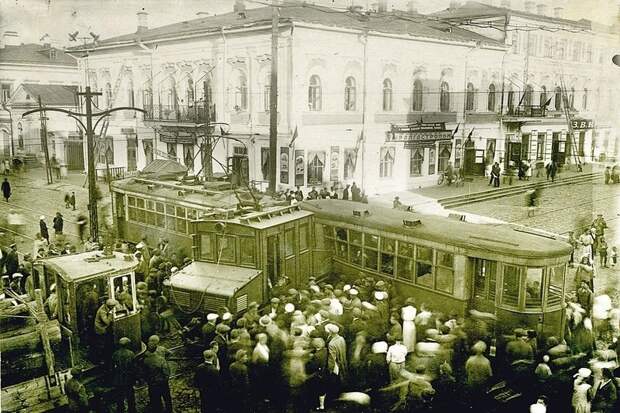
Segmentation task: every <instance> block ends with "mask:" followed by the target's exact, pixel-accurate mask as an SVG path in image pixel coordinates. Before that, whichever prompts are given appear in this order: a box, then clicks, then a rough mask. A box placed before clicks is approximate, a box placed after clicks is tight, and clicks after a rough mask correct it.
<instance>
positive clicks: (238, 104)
mask: <svg viewBox="0 0 620 413" xmlns="http://www.w3.org/2000/svg"><path fill="white" fill-rule="evenodd" d="M235 81H236V83H235V89H234V92H235V104H234V107H233V109H235V110H237V111H242V110H247V109H248V81H247V79H246V77H245V74H244V73H241V72H240V73H238V75H237V78H236V79H235Z"/></svg>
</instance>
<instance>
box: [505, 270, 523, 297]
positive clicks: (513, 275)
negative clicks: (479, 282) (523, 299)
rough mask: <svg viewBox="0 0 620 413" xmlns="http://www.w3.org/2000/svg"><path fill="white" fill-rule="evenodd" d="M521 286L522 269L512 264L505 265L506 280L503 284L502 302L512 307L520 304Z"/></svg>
mask: <svg viewBox="0 0 620 413" xmlns="http://www.w3.org/2000/svg"><path fill="white" fill-rule="evenodd" d="M520 288H521V273H520V269H519V268H518V267H515V266H512V265H505V266H504V282H503V284H502V304H504V305H507V306H510V307H517V306H518V305H519V290H520Z"/></svg>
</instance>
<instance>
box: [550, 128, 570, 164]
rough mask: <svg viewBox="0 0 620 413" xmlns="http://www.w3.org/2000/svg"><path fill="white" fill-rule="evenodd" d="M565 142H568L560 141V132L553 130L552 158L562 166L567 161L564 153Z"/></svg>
mask: <svg viewBox="0 0 620 413" xmlns="http://www.w3.org/2000/svg"><path fill="white" fill-rule="evenodd" d="M565 144H566V142H563V141H560V132H553V142H552V144H551V159H553V160H555V161H556V162H557V164H558V166H562V165H564V163H565V162H566V157H565V153H564V151H565Z"/></svg>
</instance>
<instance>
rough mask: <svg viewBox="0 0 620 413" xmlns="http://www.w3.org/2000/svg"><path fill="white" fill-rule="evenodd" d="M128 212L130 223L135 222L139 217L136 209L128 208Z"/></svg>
mask: <svg viewBox="0 0 620 413" xmlns="http://www.w3.org/2000/svg"><path fill="white" fill-rule="evenodd" d="M127 212H128V214H127V215H128V219H129V220H130V221H135V220H136V219H137V217H136V215H137V214H136V209H135V208H131V207H128V208H127Z"/></svg>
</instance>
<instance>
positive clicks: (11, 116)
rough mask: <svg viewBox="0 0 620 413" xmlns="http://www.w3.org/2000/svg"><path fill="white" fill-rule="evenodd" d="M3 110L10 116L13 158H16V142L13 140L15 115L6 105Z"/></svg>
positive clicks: (4, 104) (3, 105)
mask: <svg viewBox="0 0 620 413" xmlns="http://www.w3.org/2000/svg"><path fill="white" fill-rule="evenodd" d="M2 109H4V110H5V111H6V112H7V113H8V114H9V122H10V128H11V157H14V156H15V142H14V140H13V114H12V113H11V110H10V109H9V108H8V107H7V106H6V103H3V104H2Z"/></svg>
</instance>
